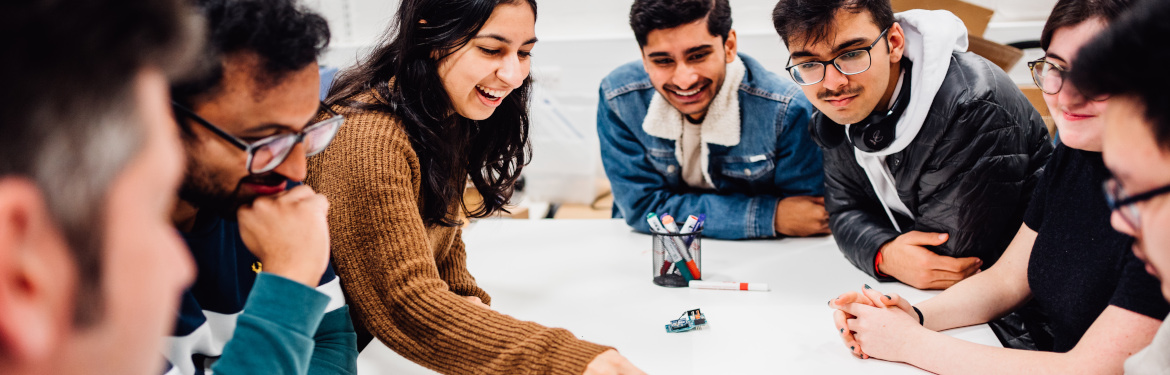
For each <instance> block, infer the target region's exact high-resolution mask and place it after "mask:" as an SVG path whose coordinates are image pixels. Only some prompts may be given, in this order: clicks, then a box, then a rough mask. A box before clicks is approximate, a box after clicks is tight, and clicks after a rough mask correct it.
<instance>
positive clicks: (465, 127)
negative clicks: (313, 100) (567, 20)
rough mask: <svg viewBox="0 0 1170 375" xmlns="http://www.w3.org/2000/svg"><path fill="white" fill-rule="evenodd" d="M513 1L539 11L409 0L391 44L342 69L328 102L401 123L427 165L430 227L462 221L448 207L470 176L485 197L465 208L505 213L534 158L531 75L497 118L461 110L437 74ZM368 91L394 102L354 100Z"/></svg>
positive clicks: (481, 213) (475, 213) (460, 0)
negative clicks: (475, 117)
mask: <svg viewBox="0 0 1170 375" xmlns="http://www.w3.org/2000/svg"><path fill="white" fill-rule="evenodd" d="M515 3H521V4H525V3H526V4H528V5H529V6H530V7H532V12H533V13H534V14H535V13H536V0H403V1H402V3H401V4H399V8H398V13H397V15H396V18H395V22H394V26H392V27H391V29H390V31H388V35H387V37H386V38H383V40H385V41H386V42H385V44H383V45H381V46H379V47H378V48H377V49H375V50H374V52H373V53H371V54H369V55H368V56H367V57H366V58H365V59H364V60H363V61H361V62H360V63H359V64H358V65H357V66H356V67H354V68H353V69H350V70H347V71H345V72H342V73H341V74H340V76H339V77H338V78H337V80H336V81H335V82H334V83H333V87H332V88H331V89H330V90H329V97H328V98H327V99H326V100H325V102H326V103H327V104H330V105H333V104H341V105H345V106H348V107H353V108H357V109H360V110H367V111H377V112H385V113H390V114H393V115H394V116H395V117H396V118H398V120H399V121H401V122H402V124H403V127H404V128H405V129H406V133H407V135H409V136H410V143H411V146H412V147H413V148H414V151H415V153H416V154H418V158H419V164H420V167H421V168H422V178H423V181H422V195H423V202H425V203H426V204H424V205H423V208H422V217H423V221H424V222H426V223H427V224H429V225H443V226H455V225H458V221H456V216H454V215H453V214H454V212H451V209H450V208H451V207H452V205H453V204H455V202H460V204H462V203H461V202H462V197H463V187H464V176H467V175H470V177H471V182H472V184H474V185H475V189H476V190H478V191H479V193H480V195H482V196H483V204H482V205H481V206H479V207H478V208H476V209H475V210H468V209H467V207H466V206H462V207H463V210H464V211H465V212H467V214H468V216H470V217H476V218H478V217H487V216H490V215H492V214H494V213H496V212H500V211H503V212H507V210H506V209H505V208H504V205H505V204H507V203H508V201H509V200H510V199H511V198H512V191H513V188H514V187H515V184H516V180H517V179H518V178H519V177H520V171H521V169H523V167H524V165H526V164H527V163H528V159H529V158H530V157H531V156H530V152H529V149H528V127H529V120H528V101H529V96H530V94H531V90H532V80H531V78H525V80H524V83H523V84H521V85H520V87H517V88H516V89H515V90H513V91H512V93H510V94H508V96H506V97H504V102H503V103H502V104H500V106H499V107H497V108H496V110H495V112H493V113H492V115H491V117H489V118H487V119H485V120H482V121H473V120H469V119H467V118H464V117H462V116H459V115H458V114H455V113H456V112H455V110H454V107H453V106H452V104H451V99H450V98H449V97H448V96H447V93H446V91H445V90H443V82H442V80H441V79H440V77H439V73H438V69H439V62H441V61H442V60H443V59H445V58H446V57H447V56H448V55H450V54H451V53H452V52H453V51H456V50H458V49H459V48H461V47H463V46H464V45H466V44H467V43H468V42H469V41H471V38H472V37H474V36H475V35H476V34H477V33H479V29H480V28H482V27H483V25H484V24H485V23H487V20H488V18H489V17H491V15H492V11H494V10H495V8H496V6H499V5H501V4H515ZM423 20H425V21H426V22H425V23H424V22H420V21H423ZM392 79H393V82H391V80H392ZM370 90H374V91H375V92H377V93H378V95H379V96H381V97H382V98H384V99H385V100H387V101H388V102H385V103H374V104H369V103H360V102H357V101H355V100H353V97H354V96H355V95H357V94H361V93H365V92H369V91H370Z"/></svg>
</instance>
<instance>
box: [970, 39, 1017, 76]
mask: <svg viewBox="0 0 1170 375" xmlns="http://www.w3.org/2000/svg"><path fill="white" fill-rule="evenodd" d="M967 50H968V51H971V52H974V53H975V54H976V55H979V56H983V58H985V59H988V60H990V61H991V62H992V63H995V65H997V66H999V68H1000V69H1003V71H1005V72H1006V71H1009V70H1011V69H1012V67H1014V66H1016V63H1017V62H1019V61H1020V59H1021V58H1023V57H1024V51H1022V50H1020V49H1019V48H1016V47H1012V46H1009V45H1004V44H999V43H996V42H992V41H990V40H987V39H983V37H978V36H974V35H968V36H967Z"/></svg>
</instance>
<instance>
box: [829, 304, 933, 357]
mask: <svg viewBox="0 0 1170 375" xmlns="http://www.w3.org/2000/svg"><path fill="white" fill-rule="evenodd" d="M829 307H831V308H833V309H834V310H833V323H834V324H835V325H836V328H837V332H838V334H840V335H841V339H842V340H843V341H844V342H845V346H846V347H848V348H849V350H850V351H851V352H852V353H853V355H854V356H856V357H858V358H862V359H869V358H870V357H874V358H879V359H884V360H887V361H894V362H905V359H906V353H908V350H907V349H908V346H909V345H908V343H910V342H912V341H913V340H912V338H913V337H914V334H916V333H922V332H926V331H927V329H926V328H924V327H922V326H921V325H919V324H918V313H916V312H915V311H914V308H913V307H912V306H911V305H910V302H907V301H906V300H905V299H902V297H901V296H899V295H897V294H882V293H881V292H878V291H877V290H876V289H872V288H870V287H869V285H865V287H864V289H862V291H861V292H860V293H858V292H847V293H844V294H842V295H840V296H839V297H837V298H834V299H832V300H829Z"/></svg>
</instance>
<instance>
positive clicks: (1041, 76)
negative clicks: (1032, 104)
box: [1028, 58, 1109, 102]
mask: <svg viewBox="0 0 1170 375" xmlns="http://www.w3.org/2000/svg"><path fill="white" fill-rule="evenodd" d="M1028 70H1030V71H1031V72H1032V82H1035V83H1036V87H1039V88H1040V91H1043V92H1044V93H1045V94H1048V95H1056V94H1058V93H1060V89H1061V88H1063V87H1064V79H1065V77H1066V76H1068V74H1069V72H1070V71H1069V70H1068V69H1065V68H1061V67H1060V66H1059V65H1056V64H1053V63H1051V62H1048V60H1046V59H1044V58H1040V59H1039V60H1036V61H1029V62H1028ZM1106 99H1109V96H1108V95H1105V96H1101V97H1097V98H1089V100H1092V101H1097V102H1099V101H1104V100H1106Z"/></svg>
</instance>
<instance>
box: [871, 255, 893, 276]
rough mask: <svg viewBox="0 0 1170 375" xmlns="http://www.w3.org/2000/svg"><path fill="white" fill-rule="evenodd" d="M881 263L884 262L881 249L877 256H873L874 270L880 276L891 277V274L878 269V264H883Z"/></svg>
mask: <svg viewBox="0 0 1170 375" xmlns="http://www.w3.org/2000/svg"><path fill="white" fill-rule="evenodd" d="M881 263H882V252H881V251H880V250H879V251H878V253H877V256H876V257H873V271H874V272H876V273H877V275H878V276H881V277H890V275H887V274H884V273H882V270H879V269H878V264H881Z"/></svg>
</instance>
